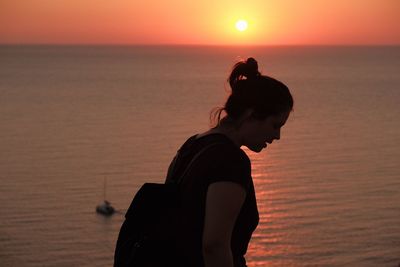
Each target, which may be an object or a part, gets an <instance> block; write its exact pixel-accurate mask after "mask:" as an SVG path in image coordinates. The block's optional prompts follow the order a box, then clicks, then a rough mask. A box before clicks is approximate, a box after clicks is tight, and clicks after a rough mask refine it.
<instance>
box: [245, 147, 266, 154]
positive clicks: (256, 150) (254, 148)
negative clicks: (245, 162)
mask: <svg viewBox="0 0 400 267" xmlns="http://www.w3.org/2000/svg"><path fill="white" fill-rule="evenodd" d="M247 148H248V149H250V150H251V151H253V152H256V153H260V152H261V151H262V150H263V148H264V147H261V146H248V147H247Z"/></svg>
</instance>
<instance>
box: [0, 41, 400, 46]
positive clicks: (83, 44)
mask: <svg viewBox="0 0 400 267" xmlns="http://www.w3.org/2000/svg"><path fill="white" fill-rule="evenodd" d="M0 46H149V47H151V46H153V47H157V46H164V47H165V46H185V47H189V46H192V47H200V46H202V47H227V46H231V47H284V46H286V47H295V46H297V47H300V46H302V47H305V46H307V47H378V46H381V47H395V46H400V43H398V44H396V43H394V44H346V43H343V44H328V43H326V44H324V43H321V44H307V43H304V44H301V43H299V44H189V43H188V44H185V43H176V44H175V43H160V44H155V43H1V42H0Z"/></svg>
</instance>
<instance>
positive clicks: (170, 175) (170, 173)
mask: <svg viewBox="0 0 400 267" xmlns="http://www.w3.org/2000/svg"><path fill="white" fill-rule="evenodd" d="M219 144H223V143H222V142H216V143H212V144H209V145H207V146H205V147H203V148H202V149H201V150H200V151H199V152H197V153H196V154H195V155H194V156H193V158H192V159H191V160H190V162H189V164H188V165H187V166H186V168H185V170H184V171H183V172H182V174H181V175H180V176H179V177H178V179H173V175H174V172H175V170H176V166H177V161H178V158H179V153H180V151H179V150H178V152H177V154H176V156H175V157H174V159H173V160H172V163H171V165H170V166H169V168H168V174H167V179H166V181H167V182H172V183H176V184H180V183H181V182H182V179H183V177H185V175H186V174H187V173H188V172H189V170H190V169H191V168H192V167H193V164H194V163H195V161H196V160H197V159H198V158H199V157H200V156H201V155H202V154H203V153H204V152H205V151H206V150H208V149H210V148H211V147H213V146H216V145H219Z"/></svg>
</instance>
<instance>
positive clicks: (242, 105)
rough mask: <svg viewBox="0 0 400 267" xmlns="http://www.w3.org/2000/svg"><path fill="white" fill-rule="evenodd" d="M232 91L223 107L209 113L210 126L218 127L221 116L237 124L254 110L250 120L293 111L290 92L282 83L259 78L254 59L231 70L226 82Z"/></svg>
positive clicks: (264, 77)
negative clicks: (225, 116)
mask: <svg viewBox="0 0 400 267" xmlns="http://www.w3.org/2000/svg"><path fill="white" fill-rule="evenodd" d="M228 82H229V85H230V87H231V89H232V91H231V94H230V95H229V97H228V99H227V101H226V103H225V106H224V107H220V108H216V109H214V110H213V111H212V112H211V116H210V119H211V123H212V125H214V126H217V125H218V124H219V123H220V121H221V113H222V112H223V111H225V112H226V114H227V117H229V118H231V119H233V120H236V119H238V118H239V117H240V116H241V115H242V114H243V113H244V112H246V110H248V109H252V110H253V114H252V115H253V117H254V118H256V119H260V120H262V119H265V118H267V117H269V116H272V115H278V114H280V113H283V112H287V111H292V110H293V97H292V95H291V94H290V91H289V88H288V87H287V86H286V85H284V84H283V83H282V82H280V81H278V80H276V79H274V78H271V77H268V76H265V75H262V74H261V73H260V72H259V71H258V64H257V61H256V60H255V59H254V58H248V59H247V60H246V61H240V62H238V63H236V64H235V65H234V66H233V69H232V72H231V74H230V75H229V78H228Z"/></svg>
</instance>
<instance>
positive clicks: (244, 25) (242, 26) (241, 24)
mask: <svg viewBox="0 0 400 267" xmlns="http://www.w3.org/2000/svg"><path fill="white" fill-rule="evenodd" d="M247 27H248V23H247V21H245V20H243V19H241V20H238V21H237V22H236V29H237V30H238V31H241V32H243V31H245V30H247Z"/></svg>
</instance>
